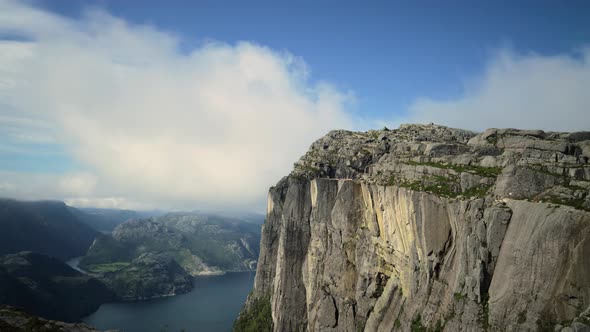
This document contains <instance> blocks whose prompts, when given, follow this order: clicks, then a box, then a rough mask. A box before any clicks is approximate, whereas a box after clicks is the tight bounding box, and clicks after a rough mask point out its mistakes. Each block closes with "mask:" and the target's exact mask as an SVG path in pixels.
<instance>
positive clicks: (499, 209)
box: [236, 125, 590, 331]
mask: <svg viewBox="0 0 590 332" xmlns="http://www.w3.org/2000/svg"><path fill="white" fill-rule="evenodd" d="M589 158H590V133H588V132H578V133H555V132H543V131H539V130H536V131H531V130H515V129H488V130H486V131H485V132H483V133H480V134H477V133H472V132H469V131H465V130H459V129H452V128H447V127H442V126H437V125H403V126H401V127H400V128H399V129H397V130H387V129H384V130H381V131H368V132H364V133H361V132H349V131H332V132H330V133H329V134H328V135H327V136H325V137H323V138H321V139H319V140H318V141H316V142H315V143H313V144H312V146H311V148H310V150H309V151H308V152H307V153H306V154H305V155H304V156H303V157H302V158H301V159H300V160H299V161H298V162H297V163H296V164H295V168H294V170H293V171H292V173H291V174H290V175H289V176H288V177H285V178H284V179H282V180H281V181H279V183H278V184H277V185H276V186H275V187H273V188H271V189H270V192H269V195H268V210H267V219H266V222H265V224H264V226H263V231H262V238H261V247H260V256H259V260H258V268H257V273H256V279H255V285H254V290H253V292H252V294H251V295H250V297H249V298H248V300H247V303H246V305H245V307H244V309H243V311H242V313H241V314H240V317H239V318H238V321H237V323H236V330H242V329H246V328H247V327H248V326H249V327H250V328H252V327H256V328H258V329H259V330H264V329H269V328H270V326H269V324H267V325H266V326H255V325H256V324H259V322H266V321H272V324H271V325H272V329H273V330H275V331H301V330H307V331H392V330H398V331H409V330H412V331H427V330H430V331H442V330H444V331H459V330H466V331H486V330H491V331H523V330H547V331H553V330H554V329H556V330H560V329H561V328H562V327H564V328H572V329H573V330H577V329H580V328H582V327H583V326H584V325H585V324H588V321H589V318H588V316H589V312H590V263H589V262H588V257H590V213H589V212H588V210H590V193H589V191H590V164H588V160H589ZM266 307H270V309H271V310H269V311H270V316H271V317H264V316H265V315H266V314H264V313H261V312H259V313H257V312H256V311H257V310H259V308H266ZM257 316H262V317H259V319H251V317H257ZM266 316H268V315H266ZM246 318H248V319H250V321H249V322H248V321H246ZM266 318H268V320H267V319H266ZM270 318H272V319H270ZM261 324H262V323H261ZM558 324H559V325H558ZM556 326H557V328H556Z"/></svg>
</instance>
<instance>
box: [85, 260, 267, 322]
mask: <svg viewBox="0 0 590 332" xmlns="http://www.w3.org/2000/svg"><path fill="white" fill-rule="evenodd" d="M254 275H255V272H236V273H227V274H225V275H220V276H203V277H196V278H195V279H194V285H195V288H194V289H193V290H192V291H191V292H190V293H186V294H181V295H177V296H173V297H167V298H162V299H156V300H149V301H142V302H127V303H109V304H103V305H102V306H101V307H100V309H98V311H97V312H95V313H94V314H92V315H90V316H88V317H86V318H84V321H85V322H86V323H88V324H90V325H92V326H94V327H95V328H97V329H99V330H109V329H118V330H121V331H125V332H161V331H166V332H180V331H183V330H184V331H186V332H209V331H211V332H213V331H215V332H217V331H230V330H231V327H232V324H233V321H234V320H235V319H236V317H237V316H238V312H239V311H240V309H241V307H242V305H243V304H244V301H245V300H246V297H247V296H248V293H249V292H250V290H251V289H252V286H253V284H254Z"/></svg>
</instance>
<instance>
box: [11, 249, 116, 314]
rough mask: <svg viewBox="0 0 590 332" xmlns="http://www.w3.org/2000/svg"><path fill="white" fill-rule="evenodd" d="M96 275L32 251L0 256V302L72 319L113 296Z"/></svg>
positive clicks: (88, 311)
mask: <svg viewBox="0 0 590 332" xmlns="http://www.w3.org/2000/svg"><path fill="white" fill-rule="evenodd" d="M113 299H114V295H113V293H112V292H111V291H110V290H109V289H108V288H107V287H106V286H105V285H104V284H102V283H101V282H100V281H98V280H97V279H95V278H93V277H90V276H87V275H84V274H82V273H80V272H78V271H76V270H74V269H72V268H70V267H69V266H68V265H66V264H65V263H63V262H62V261H60V260H58V259H55V258H51V257H47V256H45V255H42V254H37V253H32V252H20V253H18V254H10V255H5V256H3V257H0V303H1V304H6V305H10V306H14V307H19V308H22V309H24V310H26V311H27V312H30V313H32V314H35V315H38V316H41V317H43V318H46V319H54V320H64V321H76V320H79V319H80V318H81V317H84V316H87V315H88V314H90V313H92V312H94V311H96V310H97V309H98V307H99V306H100V305H101V304H102V303H104V302H106V301H109V300H113Z"/></svg>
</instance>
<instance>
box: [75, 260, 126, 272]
mask: <svg viewBox="0 0 590 332" xmlns="http://www.w3.org/2000/svg"><path fill="white" fill-rule="evenodd" d="M129 264H130V263H129V262H114V263H108V264H92V265H88V266H87V267H86V271H88V272H91V273H108V272H115V271H119V270H121V269H123V268H125V267H127V266H129Z"/></svg>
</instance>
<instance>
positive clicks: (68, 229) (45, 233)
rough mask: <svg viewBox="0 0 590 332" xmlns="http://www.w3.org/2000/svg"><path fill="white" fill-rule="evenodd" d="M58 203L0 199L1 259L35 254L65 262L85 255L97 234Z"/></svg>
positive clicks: (64, 205)
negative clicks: (2, 257)
mask: <svg viewBox="0 0 590 332" xmlns="http://www.w3.org/2000/svg"><path fill="white" fill-rule="evenodd" d="M72 211H73V208H71V207H69V206H67V205H66V204H65V203H63V202H59V201H35V202H33V201H31V202H27V201H17V200H13V199H0V255H2V254H9V253H17V252H20V251H34V252H38V253H42V254H45V255H48V256H52V257H57V258H59V259H62V260H66V259H69V258H72V257H77V256H82V255H84V254H86V251H87V250H88V247H90V245H91V244H92V242H93V241H94V238H95V236H96V235H97V234H98V232H97V231H96V230H95V229H93V228H92V227H90V226H88V225H87V224H85V223H83V222H82V221H81V220H80V218H79V216H77V215H76V213H74V212H72Z"/></svg>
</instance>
